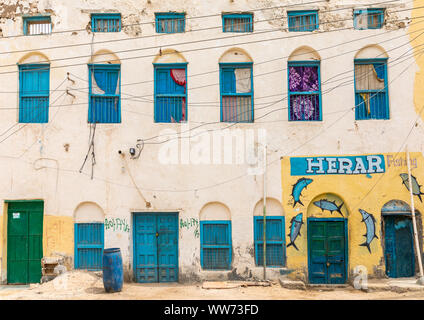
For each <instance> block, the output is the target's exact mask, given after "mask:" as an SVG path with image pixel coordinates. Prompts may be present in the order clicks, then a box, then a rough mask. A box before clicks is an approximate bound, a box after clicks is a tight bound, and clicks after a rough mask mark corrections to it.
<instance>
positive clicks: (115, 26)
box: [91, 13, 122, 33]
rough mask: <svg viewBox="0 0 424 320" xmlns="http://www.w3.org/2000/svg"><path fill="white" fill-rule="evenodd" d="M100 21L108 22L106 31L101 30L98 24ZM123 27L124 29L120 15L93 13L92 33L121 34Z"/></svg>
mask: <svg viewBox="0 0 424 320" xmlns="http://www.w3.org/2000/svg"><path fill="white" fill-rule="evenodd" d="M100 21H105V22H107V26H106V28H107V30H106V31H105V30H99V27H98V24H99V22H100ZM114 22H115V23H114ZM116 22H117V23H116ZM103 23H104V22H103ZM121 27H122V22H121V14H120V13H92V14H91V31H92V32H96V33H97V32H99V33H102V32H103V33H106V32H120V31H121Z"/></svg>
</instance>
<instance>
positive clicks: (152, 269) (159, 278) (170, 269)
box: [133, 213, 178, 282]
mask: <svg viewBox="0 0 424 320" xmlns="http://www.w3.org/2000/svg"><path fill="white" fill-rule="evenodd" d="M133 219H134V220H133V221H134V223H133V226H134V278H135V280H136V282H174V281H178V214H177V213H134V217H133Z"/></svg>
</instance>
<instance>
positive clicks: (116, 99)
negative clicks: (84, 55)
mask: <svg viewBox="0 0 424 320" xmlns="http://www.w3.org/2000/svg"><path fill="white" fill-rule="evenodd" d="M88 68H89V74H90V79H89V83H90V86H89V87H90V93H89V96H90V97H89V99H90V101H89V112H88V122H90V123H120V122H121V89H120V85H121V84H120V83H121V81H120V73H121V67H120V65H117V64H114V65H102V64H97V65H95V64H91V65H88ZM92 75H93V76H94V81H95V82H96V84H97V86H98V87H99V89H100V90H102V91H104V93H101V94H100V93H94V92H93V79H92V78H93V77H92Z"/></svg>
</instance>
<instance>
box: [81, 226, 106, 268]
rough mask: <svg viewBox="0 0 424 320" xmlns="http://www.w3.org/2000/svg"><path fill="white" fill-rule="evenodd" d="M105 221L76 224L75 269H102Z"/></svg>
mask: <svg viewBox="0 0 424 320" xmlns="http://www.w3.org/2000/svg"><path fill="white" fill-rule="evenodd" d="M103 230H104V227H103V223H76V224H75V269H85V270H102V256H103V248H104V231H103Z"/></svg>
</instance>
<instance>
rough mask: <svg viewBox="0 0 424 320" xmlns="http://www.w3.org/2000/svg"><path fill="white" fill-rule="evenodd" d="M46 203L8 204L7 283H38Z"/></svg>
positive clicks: (24, 202)
mask: <svg viewBox="0 0 424 320" xmlns="http://www.w3.org/2000/svg"><path fill="white" fill-rule="evenodd" d="M43 205H44V202H43V201H40V200H39V201H16V202H15V201H13V202H8V209H7V283H22V284H25V283H37V282H40V279H41V258H42V257H43Z"/></svg>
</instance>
